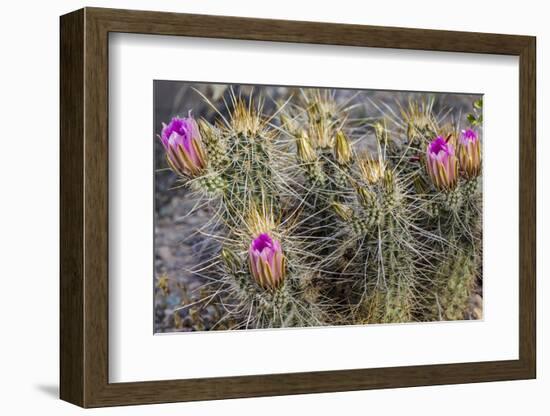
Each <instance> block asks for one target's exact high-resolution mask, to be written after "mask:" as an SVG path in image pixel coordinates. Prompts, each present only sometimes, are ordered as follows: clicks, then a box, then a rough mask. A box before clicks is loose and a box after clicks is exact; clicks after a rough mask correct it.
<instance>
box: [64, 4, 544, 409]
mask: <svg viewBox="0 0 550 416" xmlns="http://www.w3.org/2000/svg"><path fill="white" fill-rule="evenodd" d="M109 32H127V33H143V34H152V35H174V36H194V37H209V38H225V39H242V40H262V41H276V42H299V43H315V44H330V45H346V46H357V47H365V46H367V47H382V48H398V49H418V50H432V51H447V52H471V53H486V54H505V55H516V56H519V57H520V103H519V104H520V106H519V112H520V155H519V156H520V189H519V190H518V191H519V192H520V223H519V227H520V269H519V271H518V272H519V282H520V283H519V284H520V291H519V293H520V298H519V301H520V317H519V318H520V328H519V331H520V332H519V333H520V344H519V355H520V357H519V359H518V360H510V361H493V362H477V363H462V364H445V365H427V366H408V367H393V368H376V369H358V370H341V371H326V372H310V373H292V374H268V375H258V376H241V377H222V378H207V379H188V380H170V381H148V382H140V383H109V380H108V361H109V351H108V306H109V305H108V295H109V293H108V286H109V277H108V230H109V226H108V222H109V213H108V148H109V146H108V144H109V141H108V140H109V138H108V87H109V85H108V34H109ZM535 51H536V48H535V38H533V37H527V36H510V35H498V34H483V33H466V32H449V31H434V30H420V29H402V28H387V27H375V26H359V25H341V24H326V23H315V22H293V21H280V20H264V19H249V18H238V17H223V16H202V15H188V14H176V13H159V12H145V11H128V10H113V9H96V8H87V9H83V10H79V11H77V12H73V13H71V14H69V15H66V16H63V17H62V18H61V397H62V398H63V399H64V400H67V401H69V402H71V403H75V404H78V405H80V406H83V407H98V406H115V405H128V404H144V403H162V402H176V401H190V400H209V399H224V398H235V397H256V396H268V395H284V394H303V393H320V392H330V391H349V390H361V389H375V388H389V387H393V388H395V387H409V386H421V385H436V384H451V383H473V382H483V381H498V380H516V379H526V378H534V377H535V375H536V358H535V357H536V347H535V344H536V334H535V309H536V308H535V248H536V238H535V229H536V228H535V221H536V212H535V202H536V195H535V172H536V170H535V159H536V157H535V106H536V97H535V62H536V58H535ZM144 359H147V357H145V358H144ZM151 359H152V358H151Z"/></svg>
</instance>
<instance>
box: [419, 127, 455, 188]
mask: <svg viewBox="0 0 550 416" xmlns="http://www.w3.org/2000/svg"><path fill="white" fill-rule="evenodd" d="M449 138H450V137H449ZM426 170H427V171H428V174H429V175H430V179H431V180H432V182H433V184H434V185H435V187H436V188H437V189H439V190H450V189H453V188H454V187H455V186H456V184H457V181H458V159H457V157H456V155H455V148H454V146H453V144H452V143H449V142H448V140H445V139H444V138H443V137H442V136H438V137H436V138H435V139H434V140H433V141H432V142H430V144H428V147H427V149H426Z"/></svg>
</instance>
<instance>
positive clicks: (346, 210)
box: [331, 202, 353, 222]
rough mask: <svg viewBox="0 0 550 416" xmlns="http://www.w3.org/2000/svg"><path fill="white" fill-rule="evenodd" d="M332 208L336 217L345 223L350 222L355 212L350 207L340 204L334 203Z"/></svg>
mask: <svg viewBox="0 0 550 416" xmlns="http://www.w3.org/2000/svg"><path fill="white" fill-rule="evenodd" d="M331 206H332V209H333V210H334V212H335V213H336V215H338V216H339V217H340V218H341V219H342V220H343V221H346V222H348V221H351V219H352V218H353V210H352V209H351V208H350V207H348V206H346V205H344V204H341V203H339V202H332V204H331Z"/></svg>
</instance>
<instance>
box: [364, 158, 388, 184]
mask: <svg viewBox="0 0 550 416" xmlns="http://www.w3.org/2000/svg"><path fill="white" fill-rule="evenodd" d="M359 170H360V172H361V176H362V177H363V179H364V180H365V181H366V182H367V183H369V184H371V185H374V184H375V183H378V181H380V179H382V177H383V176H384V172H385V170H386V166H385V164H384V162H383V161H382V160H381V159H378V160H375V159H371V158H370V157H369V156H368V155H365V156H363V157H361V158H360V160H359Z"/></svg>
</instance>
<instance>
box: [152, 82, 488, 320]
mask: <svg viewBox="0 0 550 416" xmlns="http://www.w3.org/2000/svg"><path fill="white" fill-rule="evenodd" d="M231 98H232V108H231V109H229V116H228V117H227V118H223V117H222V118H220V119H219V120H217V122H216V123H214V124H211V123H209V122H208V121H206V120H200V121H199V123H198V124H197V123H196V122H195V120H194V119H193V118H192V117H188V118H177V117H176V118H174V119H173V120H172V121H171V122H170V123H169V124H168V125H165V126H164V128H163V129H162V132H161V135H160V136H159V137H160V140H161V142H162V144H163V146H164V149H165V152H166V158H167V163H168V166H169V167H170V168H171V169H172V170H173V171H174V172H175V173H176V174H177V175H178V176H179V177H180V178H181V179H182V180H183V181H185V182H186V183H188V184H189V185H190V186H192V188H193V190H194V191H195V192H197V193H198V195H199V197H201V198H203V199H204V200H205V201H206V202H207V203H208V204H209V205H210V206H211V207H212V208H213V212H215V218H214V219H213V221H212V222H211V223H210V224H209V227H210V228H208V229H207V230H203V231H204V234H205V235H208V236H210V237H211V238H213V239H214V240H215V241H217V242H218V245H219V250H218V253H219V254H218V255H219V260H220V261H216V259H212V261H211V265H210V266H209V267H208V268H207V270H206V271H205V270H201V273H203V274H207V275H208V276H209V283H208V285H209V287H212V288H213V291H212V294H210V295H208V296H209V299H210V298H216V299H219V301H220V302H221V303H222V304H223V305H224V308H225V309H226V310H227V317H226V318H225V319H226V320H227V321H231V322H237V324H236V325H235V327H237V328H251V327H253V328H272V327H287V326H309V325H335V324H359V323H361V324H365V323H367V324H368V323H381V322H410V321H432V320H448V319H463V318H464V317H465V316H466V314H465V311H466V308H467V303H468V299H469V297H470V295H471V294H472V291H473V290H474V287H475V285H476V279H480V273H479V269H480V267H479V264H480V258H481V186H480V181H481V175H480V174H481V144H480V135H479V133H478V131H479V127H480V122H477V119H476V125H475V128H476V129H477V130H474V129H473V127H474V126H471V127H470V128H467V129H464V131H462V133H461V134H458V135H456V134H455V133H454V132H455V131H456V132H458V131H460V130H458V129H459V127H461V126H460V125H459V124H456V125H452V126H447V125H443V122H442V120H439V118H438V117H439V116H438V115H437V114H436V113H435V112H434V110H433V107H434V103H433V101H430V102H429V103H427V104H426V103H417V102H411V104H410V105H409V106H408V108H405V109H402V114H401V116H402V118H401V119H400V120H397V121H395V120H394V122H393V124H394V126H393V127H392V129H389V128H388V127H387V125H388V124H387V123H386V120H379V121H375V122H374V123H367V122H366V121H363V120H361V119H357V120H359V121H357V120H354V121H353V122H351V121H348V120H351V117H350V118H348V111H349V109H347V108H343V107H342V106H341V105H339V104H338V103H337V101H336V100H335V97H334V95H333V94H332V95H331V94H330V93H328V92H326V91H325V92H320V91H313V92H311V91H309V92H308V93H304V94H303V97H302V99H301V100H300V99H295V100H294V101H293V102H292V104H291V105H289V104H288V103H285V104H282V105H281V107H280V108H279V109H278V111H277V114H278V117H279V118H278V119H277V118H276V117H277V116H274V115H265V114H263V113H262V111H263V107H262V104H261V101H259V102H257V103H255V102H254V100H253V99H252V97H250V98H249V99H248V102H247V101H246V100H244V99H241V98H236V97H235V96H232V97H231ZM478 105H481V104H478ZM391 116H392V117H395V115H394V114H392V115H391ZM372 133H374V139H375V140H374V142H373V143H371V144H374V147H375V148H376V151H375V152H372V146H371V148H370V149H369V150H365V149H364V148H358V147H356V143H358V142H359V139H361V138H363V137H365V136H369V135H371V134H372ZM455 137H458V139H456V138H455ZM229 300H230V301H229ZM229 305H231V306H229Z"/></svg>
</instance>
